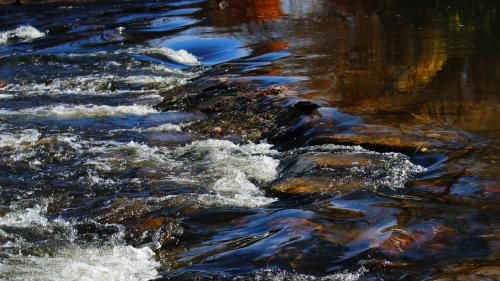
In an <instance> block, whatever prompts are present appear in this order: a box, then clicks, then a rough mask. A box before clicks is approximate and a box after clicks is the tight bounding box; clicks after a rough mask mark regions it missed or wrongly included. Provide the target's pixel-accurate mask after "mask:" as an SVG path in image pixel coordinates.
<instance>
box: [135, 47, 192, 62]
mask: <svg viewBox="0 0 500 281" xmlns="http://www.w3.org/2000/svg"><path fill="white" fill-rule="evenodd" d="M130 51H132V52H135V53H143V54H158V55H161V56H165V57H167V58H168V59H170V60H173V61H175V62H178V63H181V64H185V65H199V64H200V62H199V61H198V58H196V56H195V55H193V54H191V53H189V52H188V51H186V50H183V49H181V50H177V51H175V50H172V49H170V48H167V47H149V48H142V49H138V48H135V49H130Z"/></svg>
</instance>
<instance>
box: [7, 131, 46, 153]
mask: <svg viewBox="0 0 500 281" xmlns="http://www.w3.org/2000/svg"><path fill="white" fill-rule="evenodd" d="M41 135H42V134H41V133H40V132H39V131H38V130H36V129H26V130H22V131H20V132H17V133H10V132H0V147H1V148H11V149H15V148H18V147H19V146H20V145H33V144H34V143H35V142H37V141H38V140H39V139H40V137H41Z"/></svg>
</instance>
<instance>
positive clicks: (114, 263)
mask: <svg viewBox="0 0 500 281" xmlns="http://www.w3.org/2000/svg"><path fill="white" fill-rule="evenodd" d="M158 266H159V263H158V262H157V261H156V260H155V259H154V253H153V251H152V250H151V249H150V248H147V247H143V248H134V247H132V246H121V245H120V246H103V247H78V246H71V247H67V248H63V249H61V250H60V251H58V252H57V253H55V254H54V255H52V256H43V257H36V256H24V257H19V258H18V260H11V261H9V264H3V265H0V277H1V276H3V278H5V279H4V280H12V281H17V280H32V281H35V280H36V281H38V280H39V281H48V280H51V281H66V280H75V281H136V280H137V281H139V280H141V281H142V280H151V279H154V278H156V277H158V271H157V270H156V268H157V267H158Z"/></svg>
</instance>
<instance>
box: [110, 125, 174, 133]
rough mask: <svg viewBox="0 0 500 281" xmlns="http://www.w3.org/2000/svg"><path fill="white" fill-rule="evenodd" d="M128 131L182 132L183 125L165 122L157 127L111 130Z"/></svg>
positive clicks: (117, 131)
mask: <svg viewBox="0 0 500 281" xmlns="http://www.w3.org/2000/svg"><path fill="white" fill-rule="evenodd" d="M128 131H133V132H138V133H143V132H177V133H179V132H182V127H181V126H180V125H177V124H171V123H165V124H162V125H159V126H155V127H149V128H133V129H116V130H111V131H110V133H119V132H128Z"/></svg>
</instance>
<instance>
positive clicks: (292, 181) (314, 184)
mask: <svg viewBox="0 0 500 281" xmlns="http://www.w3.org/2000/svg"><path fill="white" fill-rule="evenodd" d="M362 186H363V184H361V183H356V182H354V181H350V182H335V181H333V180H332V179H330V178H327V177H303V178H288V179H286V180H284V181H282V182H278V183H275V184H273V185H272V186H271V190H273V191H276V192H281V193H287V194H303V193H334V192H338V191H347V190H352V189H355V188H360V187H362Z"/></svg>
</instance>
